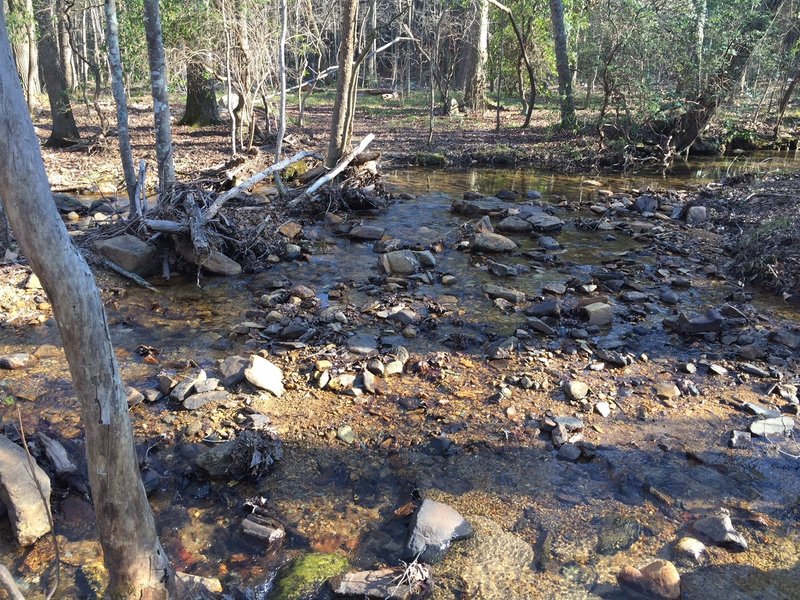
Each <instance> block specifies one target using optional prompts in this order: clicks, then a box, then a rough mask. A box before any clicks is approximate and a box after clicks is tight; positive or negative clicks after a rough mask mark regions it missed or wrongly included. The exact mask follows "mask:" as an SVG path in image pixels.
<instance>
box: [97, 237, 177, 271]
mask: <svg viewBox="0 0 800 600" xmlns="http://www.w3.org/2000/svg"><path fill="white" fill-rule="evenodd" d="M94 249H95V250H96V251H97V253H98V254H100V255H101V256H104V257H105V258H107V259H108V260H110V261H111V262H114V263H116V264H118V265H119V266H120V267H122V268H123V269H125V270H126V271H130V272H131V273H136V274H137V275H141V276H142V277H147V276H148V275H152V274H154V273H157V272H158V271H159V269H161V257H160V256H159V253H158V248H156V247H155V246H154V245H153V244H148V243H147V242H144V241H142V240H140V239H139V238H137V237H136V236H135V235H129V234H125V235H118V236H116V237H112V238H108V239H105V240H97V241H96V242H95V243H94Z"/></svg>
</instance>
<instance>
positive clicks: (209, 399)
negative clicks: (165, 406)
mask: <svg viewBox="0 0 800 600" xmlns="http://www.w3.org/2000/svg"><path fill="white" fill-rule="evenodd" d="M228 396H229V394H228V392H226V391H224V390H212V391H210V392H200V393H199V394H192V395H191V396H189V397H188V398H187V399H186V400H184V401H183V408H185V409H186V410H196V409H198V408H200V407H201V406H205V405H206V404H211V403H214V402H225V400H227V399H228Z"/></svg>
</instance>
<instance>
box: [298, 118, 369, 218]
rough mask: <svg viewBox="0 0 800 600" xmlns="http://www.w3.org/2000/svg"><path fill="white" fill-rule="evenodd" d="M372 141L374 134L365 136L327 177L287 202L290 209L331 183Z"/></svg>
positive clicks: (318, 180) (321, 178)
mask: <svg viewBox="0 0 800 600" xmlns="http://www.w3.org/2000/svg"><path fill="white" fill-rule="evenodd" d="M374 139H375V134H374V133H370V134H368V135H367V136H365V137H364V139H363V140H361V143H360V144H359V145H358V146H357V147H356V149H355V150H353V151H352V152H350V154H348V155H347V156H345V157H344V158H343V159H342V160H341V161H340V162H339V164H338V165H336V166H335V167H334V168H333V169H331V170H330V172H329V173H328V174H327V175H325V176H323V177H320V178H319V179H317V180H316V181H315V182H314V183H313V184H312V185H311V186H310V187H309V188H308V189H307V190H306V191H304V192H303V193H302V194H300V195H299V196H298V197H297V198H295V199H294V200H292V201H291V202H289V206H290V207H293V206H297V205H298V204H300V203H301V202H302V201H303V200H305V199H306V198H310V197H311V196H313V195H314V194H315V193H316V191H317V190H318V189H319V188H321V187H322V186H323V185H325V184H326V183H329V182H330V181H332V180H333V179H334V178H335V177H336V176H337V175H338V174H339V173H341V172H342V171H344V170H345V169H346V168H347V165H349V164H350V163H351V162H353V159H354V158H355V157H356V156H358V155H359V154H361V153H362V152H363V151H364V150H366V149H367V146H369V145H370V144H371V143H372V140H374Z"/></svg>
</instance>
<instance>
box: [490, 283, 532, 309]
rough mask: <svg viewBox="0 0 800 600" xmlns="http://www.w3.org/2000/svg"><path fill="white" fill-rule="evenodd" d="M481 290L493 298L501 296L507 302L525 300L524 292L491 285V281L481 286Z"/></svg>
mask: <svg viewBox="0 0 800 600" xmlns="http://www.w3.org/2000/svg"><path fill="white" fill-rule="evenodd" d="M483 292H484V293H485V294H486V295H487V296H489V298H492V299H493V300H494V299H495V298H502V299H503V300H508V301H509V302H515V303H517V304H519V303H520V302H524V301H525V293H524V292H520V291H517V290H513V289H511V288H506V287H502V286H499V285H493V284H491V283H490V284H486V285H484V286H483Z"/></svg>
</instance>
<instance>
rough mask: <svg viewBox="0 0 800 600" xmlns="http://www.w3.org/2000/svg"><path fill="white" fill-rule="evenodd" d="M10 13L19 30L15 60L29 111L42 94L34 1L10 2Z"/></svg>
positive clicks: (16, 38) (19, 0) (15, 42)
mask: <svg viewBox="0 0 800 600" xmlns="http://www.w3.org/2000/svg"><path fill="white" fill-rule="evenodd" d="M8 12H9V14H10V15H12V18H13V20H14V22H15V23H17V25H18V30H17V31H16V32H15V33H16V35H14V36H13V38H14V58H16V62H17V71H18V72H19V77H20V80H21V81H22V89H23V91H24V92H25V100H26V102H27V104H28V110H30V111H32V110H33V109H34V108H35V107H36V105H37V102H38V101H37V96H38V95H39V94H40V93H41V92H42V90H41V87H40V85H39V50H38V48H37V47H36V22H35V21H34V18H33V0H9V2H8Z"/></svg>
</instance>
